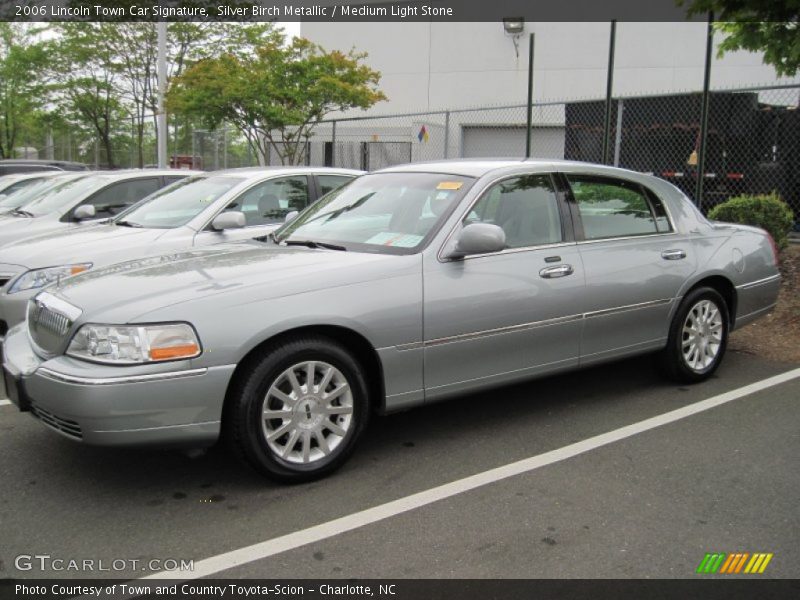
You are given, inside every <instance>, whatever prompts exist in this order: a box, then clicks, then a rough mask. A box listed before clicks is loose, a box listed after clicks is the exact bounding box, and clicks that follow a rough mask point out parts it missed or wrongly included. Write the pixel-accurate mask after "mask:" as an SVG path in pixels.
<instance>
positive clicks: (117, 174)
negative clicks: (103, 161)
mask: <svg viewBox="0 0 800 600" xmlns="http://www.w3.org/2000/svg"><path fill="white" fill-rule="evenodd" d="M200 173H203V171H190V170H188V169H122V170H118V171H90V172H89V173H88V175H89V176H90V177H91V176H99V177H108V178H109V179H127V178H129V177H136V176H141V177H147V176H154V177H161V176H165V175H182V176H184V177H189V176H190V175H199V174H200Z"/></svg>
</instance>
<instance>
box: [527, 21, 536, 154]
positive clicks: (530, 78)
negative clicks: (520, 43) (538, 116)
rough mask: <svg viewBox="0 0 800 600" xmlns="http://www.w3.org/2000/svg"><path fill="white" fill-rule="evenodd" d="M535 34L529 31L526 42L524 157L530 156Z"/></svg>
mask: <svg viewBox="0 0 800 600" xmlns="http://www.w3.org/2000/svg"><path fill="white" fill-rule="evenodd" d="M534 36H535V34H534V33H531V35H530V38H529V40H530V41H529V42H528V115H527V122H526V129H525V158H530V157H531V137H532V135H533V42H534V40H535V37H534Z"/></svg>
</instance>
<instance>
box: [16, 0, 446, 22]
mask: <svg viewBox="0 0 800 600" xmlns="http://www.w3.org/2000/svg"><path fill="white" fill-rule="evenodd" d="M15 8H16V16H18V17H57V18H86V19H91V18H101V19H107V18H114V17H134V18H145V19H146V18H156V19H158V18H171V17H186V18H200V19H203V18H217V17H229V18H235V19H245V18H250V17H253V18H263V17H267V18H275V19H279V18H284V19H285V18H292V17H297V18H302V17H316V18H325V17H328V18H331V19H335V18H337V17H341V18H359V17H395V18H399V19H405V18H408V17H453V16H456V15H455V11H454V9H453V8H452V7H449V6H448V7H445V6H429V5H427V4H420V5H414V6H411V5H409V4H389V5H385V4H384V5H382V6H367V5H358V6H356V5H332V6H317V5H313V6H296V5H293V4H282V5H278V4H272V5H261V4H252V5H249V6H240V5H236V6H229V5H227V4H220V5H217V6H215V7H211V8H208V7H204V6H159V5H154V6H142V5H139V4H135V3H132V4H130V5H128V6H100V5H93V6H86V5H81V6H16V7H15Z"/></svg>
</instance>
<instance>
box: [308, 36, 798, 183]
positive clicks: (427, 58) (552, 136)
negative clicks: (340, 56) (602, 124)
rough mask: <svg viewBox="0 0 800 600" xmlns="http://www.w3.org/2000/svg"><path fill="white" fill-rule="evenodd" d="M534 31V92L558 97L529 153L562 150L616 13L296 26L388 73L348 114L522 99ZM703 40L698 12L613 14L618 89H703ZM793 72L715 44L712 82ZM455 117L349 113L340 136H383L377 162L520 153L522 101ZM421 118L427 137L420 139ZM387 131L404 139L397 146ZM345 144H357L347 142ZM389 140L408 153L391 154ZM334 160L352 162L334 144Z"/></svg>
mask: <svg viewBox="0 0 800 600" xmlns="http://www.w3.org/2000/svg"><path fill="white" fill-rule="evenodd" d="M530 33H534V34H535V58H534V92H533V95H534V102H535V103H548V102H554V103H555V104H552V105H546V106H542V107H540V108H537V110H536V111H535V112H534V119H533V123H534V126H535V130H534V136H533V154H534V155H536V156H549V157H562V156H563V152H564V114H563V113H564V105H563V104H560V103H559V102H561V101H565V100H580V99H598V98H602V97H604V95H605V91H606V77H607V66H608V49H609V33H610V24H609V23H602V22H589V23H581V22H569V23H525V27H524V31H523V32H522V33H521V34H520V35H517V36H512V35H510V34H508V33H507V32H506V31H505V28H504V26H503V23H502V22H491V23H487V22H477V23H446V22H371V23H370V22H367V23H358V22H333V23H332V22H302V23H301V26H300V35H302V36H303V37H306V38H309V39H310V40H312V41H313V42H315V43H317V44H320V45H321V46H323V47H324V48H326V49H329V50H330V49H339V50H345V51H346V50H349V49H350V48H355V49H356V50H357V51H360V52H361V51H363V52H366V53H368V58H367V59H366V62H367V63H368V64H369V65H370V66H371V67H372V68H374V69H376V70H378V71H380V72H381V74H382V77H381V83H380V87H381V89H382V91H383V92H384V93H385V94H386V95H387V96H388V98H389V100H388V101H386V102H381V103H379V104H377V105H376V106H375V107H373V108H372V109H371V110H370V111H367V112H363V111H354V112H351V113H348V114H347V115H338V116H342V117H349V116H364V115H394V114H398V113H418V112H425V111H443V110H453V109H460V108H467V107H488V106H500V105H523V104H525V101H526V97H527V79H528V39H529V35H528V34H530ZM717 36H719V34H717ZM705 44H706V24H705V23H702V22H659V23H624V22H622V23H618V24H617V33H616V52H615V68H614V85H613V93H614V95H615V96H634V95H650V94H670V93H680V92H688V91H698V90H700V89H702V85H703V69H704V61H705ZM797 81H798V80H797V79H794V80H788V79H784V78H779V77H777V76H776V74H775V71H774V70H773V68H772V67H770V66H767V65H765V64H763V62H762V57H761V55H760V54H755V53H749V52H736V53H730V54H726V55H725V56H724V57H722V58H717V57H716V53H715V56H714V61H713V66H712V72H711V88H712V89H713V90H722V89H729V88H742V87H750V86H769V85H776V84H786V83H794V82H797ZM448 118H449V123H448V124H449V127H447V128H446V131H447V133H446V134H445V133H444V131H445V124H446V123H445V119H446V117H445V115H443V114H439V115H420V116H419V117H418V118H417V117H407V118H405V119H403V120H402V122H401V121H392V120H390V119H384V120H366V121H344V122H340V123H338V124H337V130H336V139H337V141H338V142H344V141H347V140H352V141H357V140H360V141H362V142H363V143H366V144H368V143H370V142H382V143H384V146H383V147H382V148H381V152H382V153H383V154H386V156H384V157H382V158H377V159H375V160H370V161H367V162H365V161H363V160H362V161H361V165H362V166H367V167H370V168H375V167H377V166H380V165H381V164H382V163H384V162H397V161H401V162H403V161H405V160H407V159H408V158H410V159H411V160H415V161H416V160H424V159H426V158H442V157H443V156H450V157H452V156H485V155H506V156H515V155H521V153H522V151H523V149H524V140H525V128H524V124H525V113H524V110H522V111H520V110H517V111H516V112H512V111H505V112H503V111H475V112H471V113H453V114H451V115H449V117H448ZM423 126H424V127H425V132H427V134H428V137H427V138H426V140H425V142H426V143H419V140H418V136H420V133H421V132H422V127H423ZM330 134H331V131H330V127H328V126H323V127H321V128H320V129H319V131H318V135H319V137H318V138H317V139H323V138H325V137H326V136H328V135H330ZM390 143H397V144H402V146H400V145H398V146H397V147H396V148H394V149H393V148H392V146H391V145H390ZM405 147H408V152H406V150H404V149H403V148H405ZM337 148H339V145H338V144H337ZM321 152H323V150H322V149H314V148H312V160H314V161H317V160H322V157H321V156H313V154H319V153H321ZM338 152H350V153H352V152H360V150H353V149H352V148H346V147H342V149H341V150H338ZM393 152H399V154H400V155H401V156H398V157H393V156H391V154H392V153H393ZM387 153H388V154H387ZM407 154H410V156H407ZM336 162H337V163H339V162H347V163H350V164H354V165H355V164H357V161H356V160H355V159H351V158H349V157H348V159H347V160H346V161H345V160H344V157H339V156H337V161H336Z"/></svg>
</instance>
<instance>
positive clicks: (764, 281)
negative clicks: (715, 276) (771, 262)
mask: <svg viewBox="0 0 800 600" xmlns="http://www.w3.org/2000/svg"><path fill="white" fill-rule="evenodd" d="M780 280H781V276H780V274H778V275H770V276H769V277H764V279H757V280H756V281H751V282H749V283H741V284H739V285H737V286H736V289H737V290H748V289H750V288H754V287H758V286H760V285H765V284H767V283H772V282H774V281H780Z"/></svg>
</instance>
